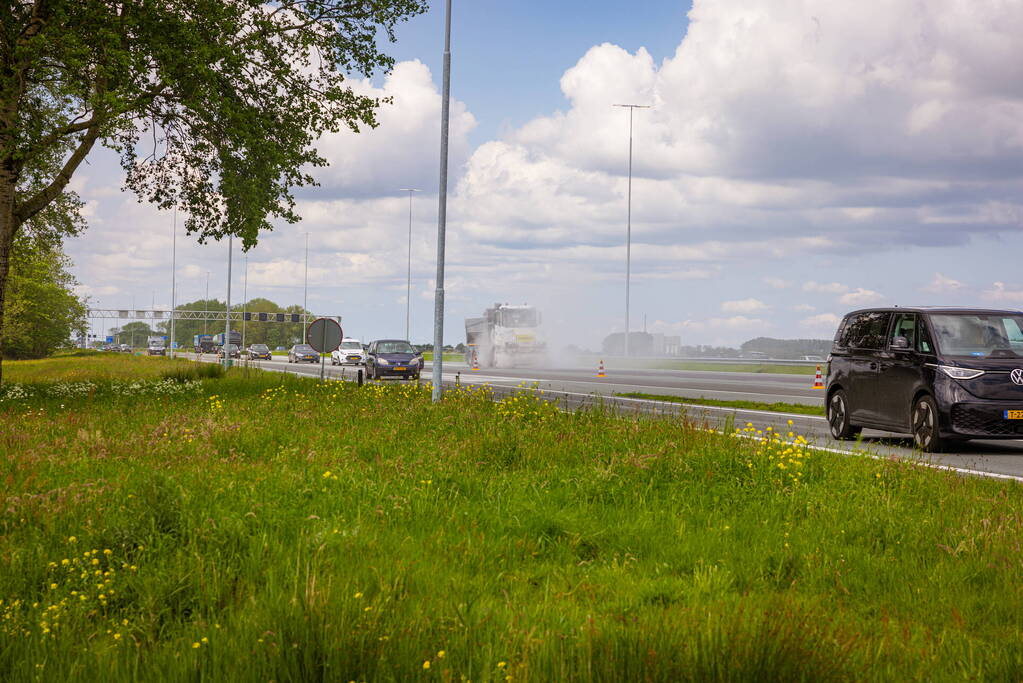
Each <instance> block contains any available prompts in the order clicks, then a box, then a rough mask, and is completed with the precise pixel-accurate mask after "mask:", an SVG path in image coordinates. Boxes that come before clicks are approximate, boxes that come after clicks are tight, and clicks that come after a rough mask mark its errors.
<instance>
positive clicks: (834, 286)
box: [803, 280, 849, 294]
mask: <svg viewBox="0 0 1023 683" xmlns="http://www.w3.org/2000/svg"><path fill="white" fill-rule="evenodd" d="M803 291H804V292H820V293H822V294H845V293H846V292H848V291H849V286H848V285H843V284H841V283H839V282H828V283H823V284H822V283H820V282H814V281H813V280H810V281H809V282H804V283H803Z"/></svg>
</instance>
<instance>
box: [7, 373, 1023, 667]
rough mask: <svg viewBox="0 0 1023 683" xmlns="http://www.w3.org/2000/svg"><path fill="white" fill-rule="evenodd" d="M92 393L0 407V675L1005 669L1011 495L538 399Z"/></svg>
mask: <svg viewBox="0 0 1023 683" xmlns="http://www.w3.org/2000/svg"><path fill="white" fill-rule="evenodd" d="M90 360H91V359H90ZM161 360H162V359H152V360H151V359H140V358H112V357H104V362H105V363H109V364H110V366H109V367H110V368H114V367H115V366H117V368H118V369H117V370H116V371H115V370H112V369H111V370H104V372H105V373H107V374H108V375H109V374H118V373H120V372H127V371H128V369H129V368H130V369H132V370H133V371H134V369H144V370H146V371H149V370H150V367H149V366H148V365H146V364H148V363H153V364H154V365H155V364H159V363H160V362H161ZM165 362H167V363H168V364H169V361H165ZM61 363H66V364H67V366H66V367H63V366H61ZM61 363H56V367H57V368H58V372H59V373H61V374H62V375H63V376H68V374H69V373H71V372H72V370H71V366H78V365H79V364H80V363H81V360H79V359H68V360H64V361H62V362H61ZM5 371H7V372H9V373H10V375H11V376H18V375H19V374H21V373H24V370H22V369H21V366H20V364H19V363H11V364H5ZM22 376H24V375H22ZM155 376H158V375H155ZM92 384H93V385H94V386H92V388H89V389H88V390H86V391H84V392H79V391H78V390H76V389H73V387H74V386H76V385H73V384H67V383H61V384H54V385H46V384H34V385H27V386H23V387H19V389H17V390H13V389H6V390H5V396H8V398H5V399H4V400H3V401H2V402H0V452H2V455H0V467H2V473H0V476H2V477H3V482H4V486H3V491H2V493H0V598H2V599H3V603H2V604H0V679H2V680H5V681H29V680H33V681H36V680H75V679H77V680H105V681H121V680H124V681H127V680H147V681H159V680H175V681H178V680H195V679H202V678H205V679H211V680H252V681H266V680H277V681H289V680H291V681H307V680H332V681H348V680H372V681H380V680H410V679H422V680H434V679H436V680H455V681H457V680H461V678H462V677H463V676H464V677H466V678H469V679H472V680H474V681H492V680H501V681H504V680H507V679H508V677H510V680H513V681H524V680H532V681H555V680H582V681H591V680H592V681H612V680H614V681H619V680H623V681H624V680H650V681H680V680H700V681H706V680H731V681H737V680H746V681H764V680H784V681H797V680H813V681H821V680H824V681H827V680H849V681H863V680H928V681H934V680H966V679H978V680H979V679H987V680H1008V679H1013V678H1014V677H1017V676H1018V674H1019V671H1021V670H1023V637H1021V636H1023V589H1021V584H1020V581H1019V577H1020V575H1021V571H1023V566H1021V558H1023V553H1021V549H1020V538H1021V537H1023V489H1021V487H1019V486H1016V485H1014V484H1011V483H1005V482H995V481H988V480H981V479H975V478H962V477H957V476H953V475H950V474H947V473H942V472H934V471H929V470H922V469H919V468H917V467H914V466H912V465H909V464H904V463H899V462H894V461H872V460H865V459H857V458H851V457H841V456H835V455H830V454H826V453H824V454H817V453H811V452H806V451H804V450H803V449H802V448H801V447H795V448H793V447H790V446H784V445H781V444H779V443H778V442H777V441H776V440H774V439H770V440H768V441H767V443H760V442H758V441H757V440H755V439H734V438H729V437H721V436H716V435H713V434H709V433H706V432H702V431H698V430H694V429H689V428H687V427H686V425H685V424H683V423H681V422H679V421H678V420H668V419H624V418H618V417H614V416H611V415H607V414H604V413H598V412H585V413H577V414H565V413H561V412H559V411H557V410H555V409H554V408H553V407H552V406H549V405H546V404H543V403H540V402H537V401H536V400H535V399H534V398H532V397H530V396H522V397H519V398H517V399H514V400H509V401H506V402H504V403H502V404H496V405H495V404H493V403H490V402H489V401H487V400H485V397H483V396H479V395H475V394H469V393H465V392H462V393H458V394H449V395H448V397H447V398H446V399H445V401H444V402H442V403H441V404H439V405H434V404H432V403H431V402H430V400H429V395H428V392H427V391H426V390H420V389H418V388H416V387H415V386H412V385H392V386H367V387H365V388H363V389H361V390H360V389H358V388H357V387H355V386H353V385H351V384H347V385H342V384H340V383H326V384H318V383H316V382H314V381H311V380H303V379H300V378H294V377H290V376H282V375H279V374H270V373H265V374H264V373H259V372H251V373H250V374H249V376H248V377H246V376H245V375H244V373H243V371H241V370H232V371H230V372H229V373H228V374H227V376H226V377H224V378H222V379H219V380H203V381H202V382H201V383H199V384H193V383H190V382H172V383H168V382H162V383H160V384H159V387H164V388H163V389H160V388H159V387H158V386H157V385H158V383H157V381H156V380H150V381H149V382H148V383H146V382H137V383H134V386H136V388H135V389H132V390H129V389H128V388H127V387H128V386H132V385H129V384H127V383H125V382H110V381H107V380H96V381H94V382H92ZM147 387H155V388H147ZM171 387H173V388H171ZM15 394H17V395H19V396H21V397H20V398H11V396H14V395H15ZM747 434H751V433H749V432H748V433H747ZM753 435H754V436H755V434H753Z"/></svg>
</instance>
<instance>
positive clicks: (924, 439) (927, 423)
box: [913, 396, 944, 453]
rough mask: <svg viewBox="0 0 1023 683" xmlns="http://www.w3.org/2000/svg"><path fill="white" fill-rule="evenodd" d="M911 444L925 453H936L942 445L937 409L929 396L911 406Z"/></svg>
mask: <svg viewBox="0 0 1023 683" xmlns="http://www.w3.org/2000/svg"><path fill="white" fill-rule="evenodd" d="M913 443H914V444H915V445H916V447H917V448H919V449H920V450H922V451H923V452H925V453H937V452H939V451H940V450H941V448H942V446H943V445H944V443H943V441H942V438H941V435H940V434H938V407H937V405H935V403H934V399H933V398H931V397H930V396H922V397H921V398H920V400H919V401H917V402H916V405H914V406H913Z"/></svg>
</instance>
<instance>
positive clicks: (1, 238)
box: [0, 168, 21, 384]
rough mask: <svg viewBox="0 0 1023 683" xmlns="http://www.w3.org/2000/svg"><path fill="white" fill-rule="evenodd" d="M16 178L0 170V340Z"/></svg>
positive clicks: (0, 356) (0, 355)
mask: <svg viewBox="0 0 1023 683" xmlns="http://www.w3.org/2000/svg"><path fill="white" fill-rule="evenodd" d="M16 183H17V176H16V175H15V173H13V172H12V171H11V169H10V168H0V338H2V337H3V329H4V304H5V302H6V301H7V275H8V273H9V272H10V269H11V250H12V249H13V247H14V236H15V234H17V232H18V228H20V227H21V222H20V221H19V220H18V219H17V218H16V217H15V215H14V190H15V185H16ZM3 363H4V351H3V346H2V345H0V384H3V381H4V365H3Z"/></svg>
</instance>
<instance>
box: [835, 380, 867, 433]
mask: <svg viewBox="0 0 1023 683" xmlns="http://www.w3.org/2000/svg"><path fill="white" fill-rule="evenodd" d="M827 418H828V428H829V430H830V431H831V436H832V438H835V439H839V440H842V441H845V440H847V439H854V438H856V437H857V436H858V435H859V433H860V432H861V431H862V428H861V427H854V426H853V425H852V424H850V423H849V403H848V401H847V400H846V395H845V392H844V391H842V390H841V389H839V390H837V391H836V392H835V393H833V394H831V396H830V397H829V398H828V409H827Z"/></svg>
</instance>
